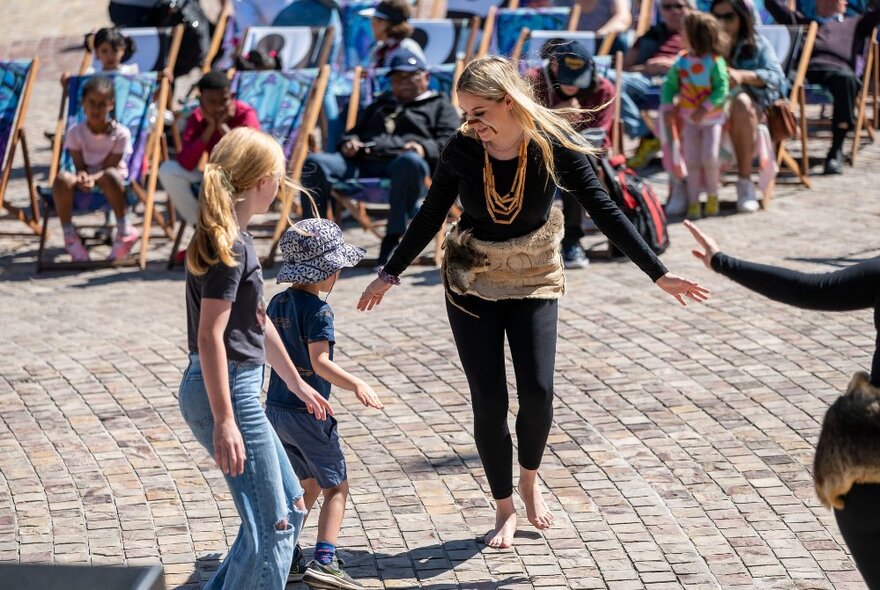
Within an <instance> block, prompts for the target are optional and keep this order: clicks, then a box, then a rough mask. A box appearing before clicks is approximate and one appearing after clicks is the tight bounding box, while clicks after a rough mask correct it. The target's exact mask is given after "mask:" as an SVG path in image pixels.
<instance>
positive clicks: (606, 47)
mask: <svg viewBox="0 0 880 590" xmlns="http://www.w3.org/2000/svg"><path fill="white" fill-rule="evenodd" d="M575 10H580V6H579V5H575V6H574V7H572V13H574V12H575ZM576 30H577V29H572V28H569V29H567V30H566V31H559V33H565V32H575V31H576ZM531 37H532V31H531V29H529V28H528V27H523V28H522V30H521V31H520V32H519V38H518V39H517V40H516V45H515V46H514V48H513V55H511V56H510V61H511V62H512V63H513V65H517V64H518V63H519V60H520V59H521V58H522V55H523V51H524V50H525V47H526V43H527V42H528V41H529V39H531ZM560 37H563V35H560ZM615 39H617V33H611V34H610V35H606V36H605V37H603V38H602V43H600V44H599V47H598V48H597V49H596V55H597V56H600V55H608V54H609V53H610V52H611V46H612V45H613V44H614V40H615Z"/></svg>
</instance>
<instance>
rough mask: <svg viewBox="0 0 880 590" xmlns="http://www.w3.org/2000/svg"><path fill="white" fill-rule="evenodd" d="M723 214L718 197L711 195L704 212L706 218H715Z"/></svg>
mask: <svg viewBox="0 0 880 590" xmlns="http://www.w3.org/2000/svg"><path fill="white" fill-rule="evenodd" d="M720 212H721V204H720V203H719V202H718V195H709V198H708V200H707V201H706V210H705V211H704V212H703V213H704V214H705V215H706V217H715V216H716V215H718V214H719V213H720Z"/></svg>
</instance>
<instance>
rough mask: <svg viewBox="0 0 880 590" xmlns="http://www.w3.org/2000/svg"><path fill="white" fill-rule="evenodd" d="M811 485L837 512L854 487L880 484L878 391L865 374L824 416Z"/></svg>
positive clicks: (860, 373)
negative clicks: (865, 484) (863, 484)
mask: <svg viewBox="0 0 880 590" xmlns="http://www.w3.org/2000/svg"><path fill="white" fill-rule="evenodd" d="M813 483H814V484H815V486H816V494H817V495H818V496H819V499H820V500H821V501H822V503H823V504H824V505H825V506H828V507H833V508H836V509H837V510H843V506H844V503H843V496H845V495H846V494H847V493H848V492H849V490H850V488H852V486H853V484H857V483H880V389H878V388H877V387H874V386H873V385H871V383H870V377H869V375H868V374H867V373H865V372H864V371H859V372H858V373H856V374H855V375H853V378H852V380H851V381H850V382H849V387H847V390H846V393H845V394H844V395H842V396H840V397H839V398H837V401H835V402H834V403H833V404H832V405H831V407H830V408H828V411H827V412H826V413H825V419H824V420H823V421H822V432H821V433H820V434H819V443H818V444H817V445H816V459H815V461H814V463H813Z"/></svg>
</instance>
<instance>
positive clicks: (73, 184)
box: [52, 76, 139, 262]
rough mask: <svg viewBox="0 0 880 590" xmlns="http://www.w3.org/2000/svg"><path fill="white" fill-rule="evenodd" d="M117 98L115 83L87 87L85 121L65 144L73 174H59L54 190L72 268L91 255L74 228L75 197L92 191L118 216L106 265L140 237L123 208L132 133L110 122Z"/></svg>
mask: <svg viewBox="0 0 880 590" xmlns="http://www.w3.org/2000/svg"><path fill="white" fill-rule="evenodd" d="M115 94H116V92H115V88H114V86H113V81H112V80H110V79H109V78H106V77H104V76H94V77H93V78H91V79H89V80H88V81H87V82H86V83H85V86H84V87H83V93H82V106H83V109H84V110H85V115H86V120H85V121H84V122H82V123H78V124H77V125H74V126H73V127H71V128H70V129H69V130H68V131H67V138H66V140H65V142H64V144H65V148H66V149H67V151H68V152H69V153H70V157H71V159H72V160H73V165H74V166H75V168H76V172H75V173H70V172H59V173H58V176H57V177H56V178H55V183H54V184H53V185H52V197H53V200H54V202H55V209H56V211H57V212H58V218H59V219H60V220H61V228H62V229H63V230H64V249H65V250H67V252H68V253H69V254H70V256H71V257H72V258H73V261H74V262H84V261H87V260H88V259H89V253H88V251H87V250H86V248H85V246H84V245H83V243H82V240H81V239H80V237H79V235H77V233H76V228H74V227H73V222H72V216H73V208H74V197H75V196H76V195H83V194H88V193H91V192H92V190H93V189H94V188H95V187H97V188H99V189H100V190H101V192H102V193H104V196H105V197H106V198H107V201H108V202H109V203H110V207H111V208H112V209H113V212H114V213H115V214H116V238H115V239H114V240H113V249H112V250H111V251H110V256H109V257H108V258H107V259H108V260H119V259H121V258H125V257H126V256H127V255H128V253H129V252H130V251H131V248H132V246H134V244H135V242H137V239H138V236H139V232H138V230H137V229H135V227H134V226H133V225H132V224H131V221H129V218H128V213H127V212H126V206H125V205H126V204H125V183H126V181H127V180H128V163H127V159H128V157H129V155H130V154H131V152H132V145H131V132H130V131H129V130H128V128H127V127H125V126H124V125H122V124H120V123H118V122H117V121H114V120H113V119H112V117H111V114H112V112H113V107H114V104H115V100H116V97H115Z"/></svg>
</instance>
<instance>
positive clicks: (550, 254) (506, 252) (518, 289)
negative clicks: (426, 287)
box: [442, 207, 565, 301]
mask: <svg viewBox="0 0 880 590" xmlns="http://www.w3.org/2000/svg"><path fill="white" fill-rule="evenodd" d="M564 231H565V227H564V218H563V216H562V211H561V210H560V209H559V208H557V207H553V208H552V209H550V217H549V219H548V220H547V223H545V224H544V225H542V226H541V227H539V228H538V229H536V230H535V231H533V232H531V233H528V234H526V235H524V236H520V237H518V238H513V239H511V240H505V241H503V242H487V241H485V240H478V239H476V238H475V237H474V236H473V233H472V232H471V231H470V230H464V231H462V230H460V229H459V227H458V225H455V226H453V228H452V229H451V230H450V231H449V233H448V234H447V236H446V242H445V243H444V246H443V247H444V248H445V250H446V251H445V253H444V255H443V268H442V274H443V279H444V283H445V285H446V286H447V288H448V289H450V290H451V291H452V292H453V293H457V294H459V295H476V296H477V297H479V298H481V299H486V300H488V301H499V300H502V299H558V298H559V297H560V296H561V295H562V293H563V292H564V291H565V275H564V274H563V271H562V256H561V254H560V251H559V244H560V242H561V241H562V234H563V233H564Z"/></svg>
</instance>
